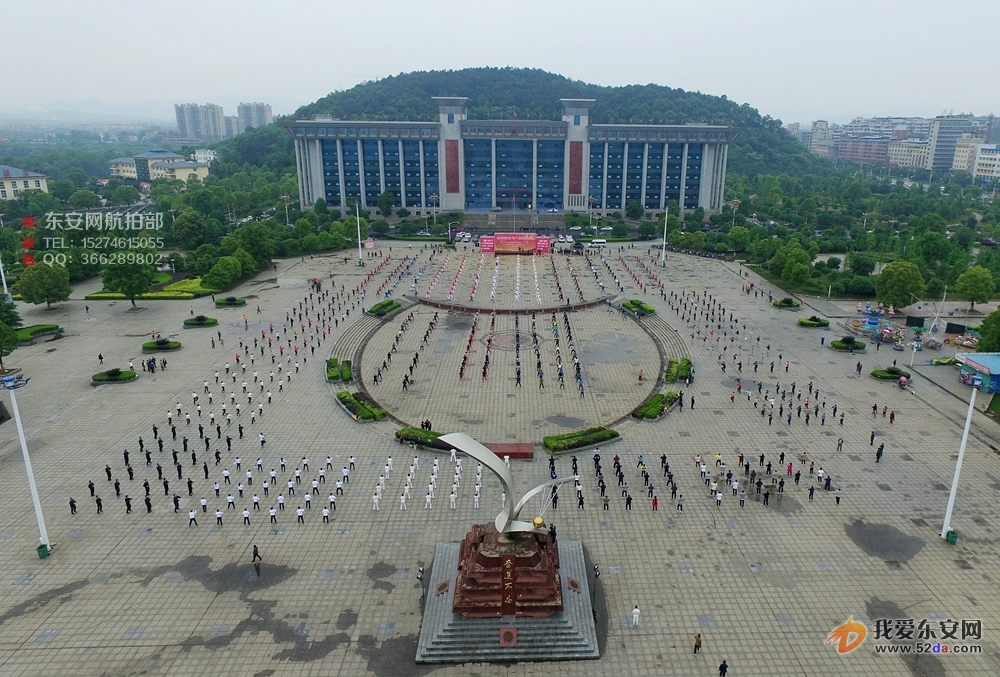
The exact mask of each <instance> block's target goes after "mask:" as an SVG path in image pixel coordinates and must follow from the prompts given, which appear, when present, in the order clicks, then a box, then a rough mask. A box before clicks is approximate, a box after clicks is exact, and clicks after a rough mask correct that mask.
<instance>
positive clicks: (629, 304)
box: [622, 299, 656, 315]
mask: <svg viewBox="0 0 1000 677" xmlns="http://www.w3.org/2000/svg"><path fill="white" fill-rule="evenodd" d="M622 308H624V309H625V310H627V311H629V312H631V313H635V314H637V315H638V314H639V313H642V314H643V315H652V314H653V313H655V312H656V308H654V307H653V306H651V305H649V304H648V303H646V302H644V301H640V300H639V299H631V300H628V301H626V302H625V303H623V304H622Z"/></svg>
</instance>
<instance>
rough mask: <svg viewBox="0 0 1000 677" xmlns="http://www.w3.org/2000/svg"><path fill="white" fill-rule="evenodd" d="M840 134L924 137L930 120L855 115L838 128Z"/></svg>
mask: <svg viewBox="0 0 1000 677" xmlns="http://www.w3.org/2000/svg"><path fill="white" fill-rule="evenodd" d="M840 130H841V131H840V133H841V135H842V136H851V137H866V138H883V137H884V138H892V139H926V138H927V137H929V136H930V131H931V121H930V120H928V119H926V118H905V117H875V118H863V117H857V118H854V119H853V120H851V121H850V122H848V123H847V124H846V125H844V126H842V127H841V128H840Z"/></svg>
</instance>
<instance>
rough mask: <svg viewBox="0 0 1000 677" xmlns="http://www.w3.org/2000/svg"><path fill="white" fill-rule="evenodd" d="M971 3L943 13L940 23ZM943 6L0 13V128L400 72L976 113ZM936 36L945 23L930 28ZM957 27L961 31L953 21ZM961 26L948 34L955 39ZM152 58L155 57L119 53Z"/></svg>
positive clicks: (291, 106)
mask: <svg viewBox="0 0 1000 677" xmlns="http://www.w3.org/2000/svg"><path fill="white" fill-rule="evenodd" d="M983 9H984V7H983V5H982V4H979V3H972V2H969V1H967V0H957V1H955V2H951V3H949V4H948V13H949V15H950V16H952V17H962V19H955V20H954V21H956V22H958V21H961V22H964V21H973V19H972V18H973V17H975V16H982V13H983ZM940 10H941V5H940V3H933V2H931V0H913V1H911V2H906V3H903V2H877V3H870V2H861V1H860V0H848V1H846V2H840V3H825V2H818V1H814V0H806V1H803V2H788V1H780V2H773V1H767V0H744V1H740V2H737V1H735V0H710V1H708V2H702V3H645V2H635V1H634V0H626V1H625V2H618V3H614V5H608V4H607V3H602V2H596V1H594V0H583V1H581V2H575V3H568V2H548V3H541V4H540V3H534V2H524V1H523V0H514V1H512V2H509V3H505V4H504V6H503V7H502V8H499V7H497V6H495V5H491V4H487V3H481V2H473V3H468V2H457V1H454V0H442V1H434V2H429V3H412V2H379V3H364V4H359V3H353V2H344V1H341V0H335V1H332V2H315V1H310V2H304V3H300V4H297V5H296V6H295V8H294V9H290V8H289V7H288V6H286V5H284V4H281V3H269V2H263V1H259V0H251V1H248V2H232V1H228V0H226V1H220V2H213V3H207V4H206V3H201V2H195V1H194V0H179V1H178V2H175V3H173V4H172V5H171V6H170V7H169V9H168V8H164V7H163V6H160V5H155V4H148V3H134V2H124V1H121V0H111V1H109V2H104V3H101V4H100V7H99V11H95V6H94V5H91V4H83V3H76V2H70V1H68V0H47V1H43V2H36V3H30V4H24V3H15V4H11V5H8V6H6V7H5V9H4V14H5V17H4V23H5V25H6V26H7V30H6V31H5V43H6V49H7V50H8V51H9V53H13V54H21V55H25V57H26V58H27V57H28V56H30V58H31V61H32V67H31V68H30V69H8V70H7V72H6V74H5V76H4V87H3V92H2V94H0V114H3V115H4V116H6V117H10V116H11V115H12V114H13V113H24V112H33V113H35V114H44V112H45V111H48V110H52V109H56V110H61V111H83V112H87V113H90V114H93V115H95V116H98V117H100V116H102V115H103V116H115V115H131V116H139V117H144V118H149V119H156V120H171V119H172V118H173V108H172V104H173V103H174V102H179V101H191V102H197V103H207V102H212V103H218V104H221V105H223V106H225V107H226V108H229V109H233V108H235V105H236V103H237V102H238V101H241V100H247V101H252V100H266V101H269V102H271V104H272V106H273V108H274V113H275V114H276V115H277V114H288V113H291V112H293V111H294V110H295V108H296V107H297V106H298V105H301V104H305V103H308V102H310V101H313V100H315V99H317V98H319V97H321V96H324V95H326V94H327V93H329V92H330V91H334V90H339V89H347V88H350V87H352V86H354V85H356V84H358V83H359V82H363V81H366V80H372V79H377V78H380V77H385V76H387V75H395V74H398V73H401V72H409V71H414V70H431V69H459V68H465V67H470V66H518V67H532V68H541V69H544V70H547V71H550V72H555V73H561V74H564V75H566V76H568V77H571V78H574V79H579V80H583V81H586V82H593V83H596V84H602V85H626V84H646V83H657V84H662V85H666V86H670V87H678V88H682V89H687V90H692V91H701V92H704V93H708V94H715V95H726V96H727V97H729V98H730V99H732V100H734V101H737V102H739V103H743V102H747V103H749V104H750V105H752V106H754V107H755V108H757V109H758V110H760V111H761V113H762V114H767V115H770V116H772V117H776V118H780V119H782V120H783V121H784V122H786V123H788V122H809V121H811V120H814V119H818V118H823V119H827V120H830V121H832V122H846V121H848V120H849V119H851V118H852V117H854V116H858V115H863V116H879V115H898V116H909V115H913V116H924V117H932V116H934V115H939V114H941V113H943V112H945V111H953V112H955V113H959V112H972V113H975V114H977V115H986V114H989V113H990V112H992V111H993V110H994V107H995V104H996V92H997V91H998V88H997V84H998V82H997V74H996V70H995V69H993V68H989V67H988V66H987V64H989V63H990V62H991V60H992V58H993V56H994V55H993V54H992V50H991V47H992V43H991V41H990V40H987V39H981V38H979V37H977V31H976V30H975V28H974V23H975V22H974V21H973V25H971V26H969V27H968V28H969V32H968V37H969V39H967V40H962V41H961V49H930V48H931V47H932V46H934V45H941V44H942V42H941V40H942V36H943V33H944V32H947V31H949V28H948V25H949V23H948V21H947V20H944V19H943V17H942V16H941V14H940ZM942 21H944V23H942ZM963 25H964V24H963ZM956 28H957V26H956ZM149 40H153V43H152V44H158V45H161V46H163V48H164V49H165V50H166V51H159V50H158V49H149V48H147V49H143V50H141V53H139V54H135V53H132V47H131V45H139V44H147V45H150V44H151V43H149V42H148V41H149Z"/></svg>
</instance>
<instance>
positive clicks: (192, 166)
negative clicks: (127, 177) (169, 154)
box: [149, 160, 208, 182]
mask: <svg viewBox="0 0 1000 677" xmlns="http://www.w3.org/2000/svg"><path fill="white" fill-rule="evenodd" d="M149 171H150V176H151V177H152V178H154V179H170V180H172V181H184V182H186V181H187V180H188V179H189V178H191V177H192V176H194V177H197V178H198V179H199V180H204V179H205V177H207V176H208V165H206V164H203V163H201V162H190V161H186V160H184V161H178V162H153V163H152V164H150V166H149Z"/></svg>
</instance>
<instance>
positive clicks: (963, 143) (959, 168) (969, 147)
mask: <svg viewBox="0 0 1000 677" xmlns="http://www.w3.org/2000/svg"><path fill="white" fill-rule="evenodd" d="M985 131H986V130H985V129H982V130H981V133H982V136H979V135H978V134H973V133H971V132H967V133H965V134H962V135H961V136H960V137H958V140H957V141H956V142H955V155H954V157H953V159H952V161H951V170H952V171H953V172H971V171H972V165H973V164H974V163H975V161H976V151H977V150H979V146H981V145H983V144H984V143H986V134H985Z"/></svg>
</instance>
